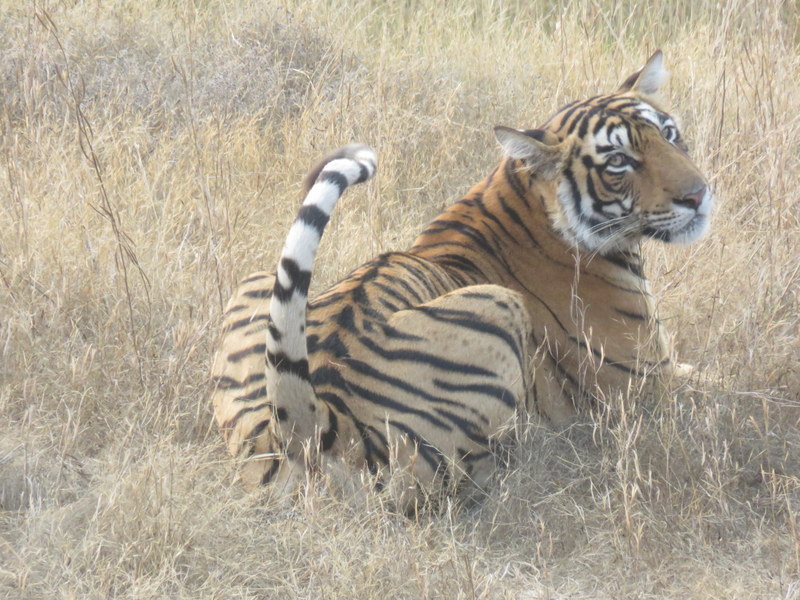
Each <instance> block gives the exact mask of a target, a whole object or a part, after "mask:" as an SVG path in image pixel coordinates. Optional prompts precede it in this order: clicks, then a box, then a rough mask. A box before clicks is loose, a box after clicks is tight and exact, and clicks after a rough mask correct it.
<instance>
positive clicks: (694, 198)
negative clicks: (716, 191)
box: [675, 184, 708, 210]
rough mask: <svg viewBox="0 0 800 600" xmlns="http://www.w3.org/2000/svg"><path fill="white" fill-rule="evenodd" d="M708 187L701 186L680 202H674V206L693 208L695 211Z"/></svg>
mask: <svg viewBox="0 0 800 600" xmlns="http://www.w3.org/2000/svg"><path fill="white" fill-rule="evenodd" d="M707 189H708V186H707V185H705V184H703V185H702V186H701V187H700V188H699V189H698V190H697V191H695V192H692V193H691V194H687V195H686V196H684V197H683V198H681V199H680V200H675V203H676V204H680V205H681V206H686V207H688V208H693V209H695V210H697V207H698V206H700V203H701V202H702V201H703V198H705V195H706V190H707Z"/></svg>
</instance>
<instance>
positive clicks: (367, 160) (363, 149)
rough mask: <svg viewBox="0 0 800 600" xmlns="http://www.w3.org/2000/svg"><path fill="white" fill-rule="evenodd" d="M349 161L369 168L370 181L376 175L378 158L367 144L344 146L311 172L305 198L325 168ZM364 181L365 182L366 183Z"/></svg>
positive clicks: (307, 178) (329, 155)
mask: <svg viewBox="0 0 800 600" xmlns="http://www.w3.org/2000/svg"><path fill="white" fill-rule="evenodd" d="M342 158H345V159H349V160H353V161H355V162H357V163H359V164H361V165H363V166H365V167H366V168H367V177H366V179H369V178H370V177H372V175H373V174H374V173H375V169H376V168H377V165H378V158H377V156H376V154H375V151H374V150H373V149H372V148H370V147H369V146H367V145H366V144H361V143H358V142H356V143H352V144H347V145H346V146H342V147H341V148H338V149H337V150H334V151H333V152H331V153H330V154H328V155H327V156H326V157H325V158H323V159H322V160H321V161H319V163H317V165H316V166H315V167H314V168H313V169H311V171H309V173H308V175H306V177H305V179H304V180H303V195H304V196H305V195H306V194H307V193H308V191H309V190H310V189H311V187H312V186H313V185H314V182H316V180H317V177H319V174H320V173H322V170H323V169H324V168H325V166H326V165H327V164H328V163H329V162H331V161H334V160H338V159H342ZM366 179H364V181H366Z"/></svg>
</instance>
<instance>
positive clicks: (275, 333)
mask: <svg viewBox="0 0 800 600" xmlns="http://www.w3.org/2000/svg"><path fill="white" fill-rule="evenodd" d="M267 330H268V331H269V335H270V336H271V337H272V339H273V340H274V341H275V342H280V341H281V339H282V338H283V334H282V333H281V332H280V330H279V329H278V328H277V327H276V326H275V322H274V321H273V320H272V318H270V319H269V325H267Z"/></svg>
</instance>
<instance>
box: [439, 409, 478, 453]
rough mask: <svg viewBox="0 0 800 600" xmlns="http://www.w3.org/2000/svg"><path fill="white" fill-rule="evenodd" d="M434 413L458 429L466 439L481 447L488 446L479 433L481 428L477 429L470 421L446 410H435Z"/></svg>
mask: <svg viewBox="0 0 800 600" xmlns="http://www.w3.org/2000/svg"><path fill="white" fill-rule="evenodd" d="M436 412H437V413H438V414H439V415H440V416H442V417H444V418H445V419H447V420H448V421H450V422H451V423H452V424H453V425H455V426H456V427H458V429H459V430H460V431H461V433H463V434H464V435H465V436H466V437H467V438H468V439H470V440H472V441H473V442H475V443H476V444H479V445H481V446H483V447H488V446H489V438H487V437H486V436H485V435H483V434H482V433H480V432H481V428H480V427H478V426H477V425H476V424H475V423H473V422H472V421H470V420H468V419H465V418H463V417H460V416H458V415H457V414H455V413H452V412H450V411H448V410H444V409H443V408H437V409H436Z"/></svg>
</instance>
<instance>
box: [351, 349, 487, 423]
mask: <svg viewBox="0 0 800 600" xmlns="http://www.w3.org/2000/svg"><path fill="white" fill-rule="evenodd" d="M347 366H348V367H349V368H351V369H352V370H353V371H355V372H357V373H359V374H360V375H364V376H366V377H370V378H372V379H375V380H377V381H382V382H383V383H388V384H389V385H391V386H393V387H395V388H397V389H399V390H402V391H404V392H406V393H409V394H413V395H414V396H415V397H417V398H420V399H423V400H427V401H428V402H430V403H431V404H443V405H445V406H454V407H456V408H463V409H467V410H469V411H470V412H472V413H473V414H475V415H477V416H479V417H482V414H481V413H480V412H478V411H477V410H475V409H474V408H472V407H469V406H467V405H465V404H464V403H463V402H457V401H455V400H450V399H448V398H441V397H438V396H433V395H432V394H429V393H428V392H426V391H425V390H423V389H422V388H419V387H417V386H415V385H412V384H411V383H409V382H407V381H405V380H403V379H399V378H397V377H392V376H391V375H387V374H385V373H383V372H381V371H379V370H378V369H376V368H374V367H372V366H371V365H369V364H367V363H366V362H364V361H361V360H356V359H352V358H351V359H348V360H347Z"/></svg>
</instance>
